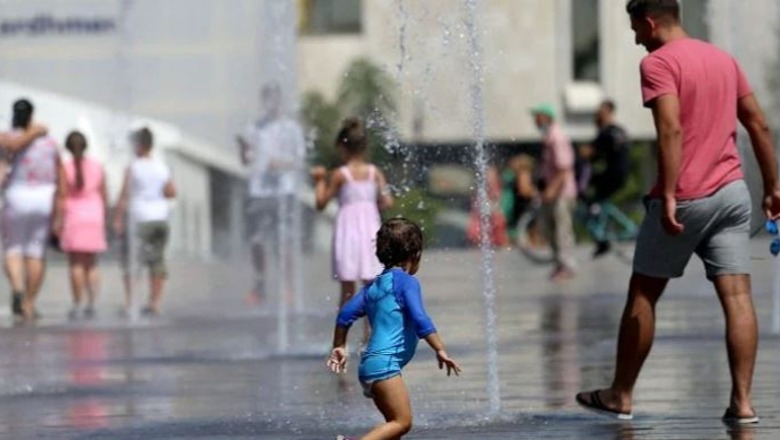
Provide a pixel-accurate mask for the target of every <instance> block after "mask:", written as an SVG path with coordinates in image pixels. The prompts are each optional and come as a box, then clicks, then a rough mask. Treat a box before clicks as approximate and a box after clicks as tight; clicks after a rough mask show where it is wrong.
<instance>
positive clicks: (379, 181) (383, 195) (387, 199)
mask: <svg viewBox="0 0 780 440" xmlns="http://www.w3.org/2000/svg"><path fill="white" fill-rule="evenodd" d="M376 186H377V189H378V190H379V194H377V205H378V206H379V209H380V210H385V209H390V208H392V207H393V203H394V200H393V196H392V194H390V188H388V186H387V179H386V178H385V173H383V172H382V170H380V169H379V168H377V169H376Z"/></svg>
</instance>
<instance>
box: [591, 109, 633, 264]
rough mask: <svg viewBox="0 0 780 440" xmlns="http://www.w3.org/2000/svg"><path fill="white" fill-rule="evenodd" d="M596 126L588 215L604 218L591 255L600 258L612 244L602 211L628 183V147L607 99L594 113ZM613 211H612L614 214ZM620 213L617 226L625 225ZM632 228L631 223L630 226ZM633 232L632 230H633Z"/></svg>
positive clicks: (624, 131) (624, 218)
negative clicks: (611, 198) (619, 224)
mask: <svg viewBox="0 0 780 440" xmlns="http://www.w3.org/2000/svg"><path fill="white" fill-rule="evenodd" d="M595 122H596V127H597V128H598V135H597V136H596V139H595V140H594V141H593V144H592V146H593V157H592V159H591V162H593V164H594V167H593V170H594V172H593V175H592V177H591V180H590V183H591V185H592V186H593V189H594V194H593V196H592V198H590V199H589V200H588V202H589V205H590V206H589V214H590V215H591V216H597V217H601V218H603V221H602V222H601V223H602V225H600V227H599V228H597V233H596V235H597V236H596V237H595V239H596V249H595V251H594V252H593V256H594V257H600V256H602V255H604V254H606V253H607V252H609V250H610V248H611V244H610V242H609V240H608V239H607V236H606V226H607V225H606V223H607V221H608V217H607V216H606V214H607V212H604V211H605V210H608V209H609V210H612V209H613V208H614V206H603V205H604V204H605V203H608V202H609V198H610V197H612V196H613V195H615V193H617V192H618V191H620V190H621V189H623V187H624V186H625V185H626V182H627V181H628V174H629V171H630V161H629V144H628V142H629V141H628V134H627V133H626V130H625V129H623V127H621V126H620V125H618V124H617V123H616V122H615V103H614V102H612V101H610V100H606V101H604V102H602V103H601V105H600V106H599V108H598V111H597V112H596V120H595ZM613 212H614V211H613ZM614 214H620V215H621V217H620V220H622V221H621V222H620V223H621V224H624V222H625V221H626V220H627V221H629V222H630V219H628V218H627V217H626V216H625V215H622V213H619V212H614ZM630 224H631V225H633V222H631V223H630ZM632 229H635V227H634V228H632Z"/></svg>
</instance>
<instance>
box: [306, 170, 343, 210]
mask: <svg viewBox="0 0 780 440" xmlns="http://www.w3.org/2000/svg"><path fill="white" fill-rule="evenodd" d="M311 177H312V178H313V179H314V198H315V202H316V206H317V210H319V211H322V210H323V209H325V207H326V206H328V202H330V201H331V199H333V198H334V197H336V194H338V192H339V190H340V189H341V185H342V184H343V183H344V175H343V174H342V173H339V172H333V173H331V174H330V178H328V171H327V170H326V169H325V167H314V168H312V169H311Z"/></svg>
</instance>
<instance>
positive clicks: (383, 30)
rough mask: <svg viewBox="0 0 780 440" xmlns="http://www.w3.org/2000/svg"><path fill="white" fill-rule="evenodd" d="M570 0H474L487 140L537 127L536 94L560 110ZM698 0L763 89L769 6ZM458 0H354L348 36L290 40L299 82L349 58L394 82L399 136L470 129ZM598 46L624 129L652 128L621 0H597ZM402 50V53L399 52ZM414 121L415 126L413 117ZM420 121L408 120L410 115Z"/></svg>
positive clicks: (639, 134)
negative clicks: (365, 60) (356, 29)
mask: <svg viewBox="0 0 780 440" xmlns="http://www.w3.org/2000/svg"><path fill="white" fill-rule="evenodd" d="M572 1H576V0H486V1H481V0H480V1H477V2H476V4H477V7H478V10H479V14H478V16H477V24H478V28H479V37H480V41H481V45H482V54H481V62H482V67H483V71H482V75H483V78H484V101H485V108H484V113H485V117H486V121H485V122H486V125H485V128H486V132H487V135H488V138H490V139H491V140H496V141H515V140H517V141H530V140H535V139H537V138H538V133H537V131H536V129H535V128H534V127H533V125H532V121H531V119H530V117H529V116H528V108H529V107H530V106H532V105H534V104H535V103H538V102H542V101H547V102H552V103H553V104H555V105H556V106H557V107H558V108H559V109H564V108H565V106H564V95H565V92H566V91H567V90H568V89H571V88H573V87H576V86H577V85H578V84H576V83H575V82H574V81H573V79H572V61H571V47H572V42H571V38H572V36H571V4H572V3H571V2H572ZM684 1H689V2H692V1H695V2H702V4H703V5H706V4H707V3H705V1H708V3H709V5H708V6H707V7H708V8H709V14H708V20H709V22H710V23H709V24H710V33H711V37H712V38H711V39H712V40H713V41H714V42H715V43H716V44H718V45H720V46H722V47H724V48H726V49H728V50H732V51H733V52H734V53H735V55H736V56H737V57H738V58H739V59H740V61H741V62H742V63H743V65H744V67H745V70H746V72H747V73H748V75H749V77H750V78H751V80H752V82H753V84H754V86H755V87H756V89H757V90H759V91H765V90H766V84H767V76H768V75H770V74H771V73H772V72H771V70H770V69H769V67H768V65H771V62H772V60H774V59H775V57H776V55H775V54H776V52H777V50H776V48H777V45H776V31H775V24H776V22H777V15H778V4H777V2H776V1H773V0H751V1H750V2H744V1H739V0H684ZM464 4H465V2H464V1H455V0H427V1H424V2H416V1H409V0H402V1H398V0H370V1H363V3H362V7H363V12H362V13H363V30H362V32H361V33H360V34H354V35H334V36H330V35H316V36H311V35H304V36H301V37H300V38H299V45H298V68H299V76H298V77H299V89H300V90H319V91H321V92H323V93H325V94H326V95H327V96H331V97H332V96H333V94H334V91H335V89H336V87H337V84H338V83H339V82H340V80H341V74H342V73H343V71H344V69H345V67H346V66H347V64H348V63H349V61H351V60H352V59H353V58H354V57H356V56H366V57H369V58H370V59H372V60H374V61H375V62H377V63H379V64H380V65H382V66H383V67H384V68H385V69H386V71H387V72H388V73H389V74H390V75H391V76H392V77H393V78H394V79H395V80H396V81H397V83H398V85H399V86H398V93H397V97H398V98H399V101H400V108H399V110H400V111H399V113H400V114H399V115H398V116H399V117H398V120H399V125H400V127H399V128H400V132H401V135H402V137H403V138H404V140H407V141H409V140H418V141H423V142H434V143H435V142H464V141H467V140H468V139H469V138H471V135H472V131H473V130H472V121H473V112H472V108H471V106H470V101H469V85H470V84H471V72H470V70H469V69H470V64H469V63H470V58H469V51H468V34H467V29H466V28H465V27H464V25H463V23H464V20H465V19H466V10H465V7H464ZM599 8H600V9H599V19H600V32H601V33H600V36H601V38H600V54H601V81H600V84H598V86H599V87H600V89H601V91H602V92H603V93H604V95H606V96H609V97H611V98H613V99H614V100H615V101H616V102H617V104H618V108H619V119H620V120H621V122H623V123H624V124H626V126H627V127H628V129H629V131H630V132H631V134H632V135H633V136H634V137H635V138H639V139H651V138H652V137H653V136H654V130H653V125H652V119H651V116H650V114H649V112H648V111H647V110H645V109H643V108H642V106H641V99H640V89H639V72H638V65H639V61H640V60H641V58H642V57H643V56H644V55H645V50H644V48H642V47H641V46H636V45H635V44H634V36H633V32H632V31H631V29H630V24H629V20H628V17H627V16H626V13H625V0H601V1H600V4H599ZM402 54H403V55H402ZM420 118H422V130H421V131H419V132H415V130H414V129H413V127H414V126H415V119H420ZM565 118H566V126H567V131H568V132H569V133H570V134H571V135H572V136H574V137H575V138H578V139H583V140H584V139H588V138H590V137H591V136H592V135H593V134H594V129H593V127H592V124H591V121H590V115H576V114H568V115H565ZM418 122H419V121H418Z"/></svg>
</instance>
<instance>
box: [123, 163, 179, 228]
mask: <svg viewBox="0 0 780 440" xmlns="http://www.w3.org/2000/svg"><path fill="white" fill-rule="evenodd" d="M170 180H171V172H170V170H169V169H168V167H167V166H166V165H165V164H164V163H162V162H158V161H156V160H153V159H151V158H138V159H135V160H134V161H133V163H131V164H130V218H131V220H133V221H135V222H139V223H143V222H154V221H167V220H168V216H169V213H170V212H169V211H170V207H169V205H168V199H166V198H165V195H164V194H163V192H164V190H165V185H167V184H168V182H169V181H170Z"/></svg>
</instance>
